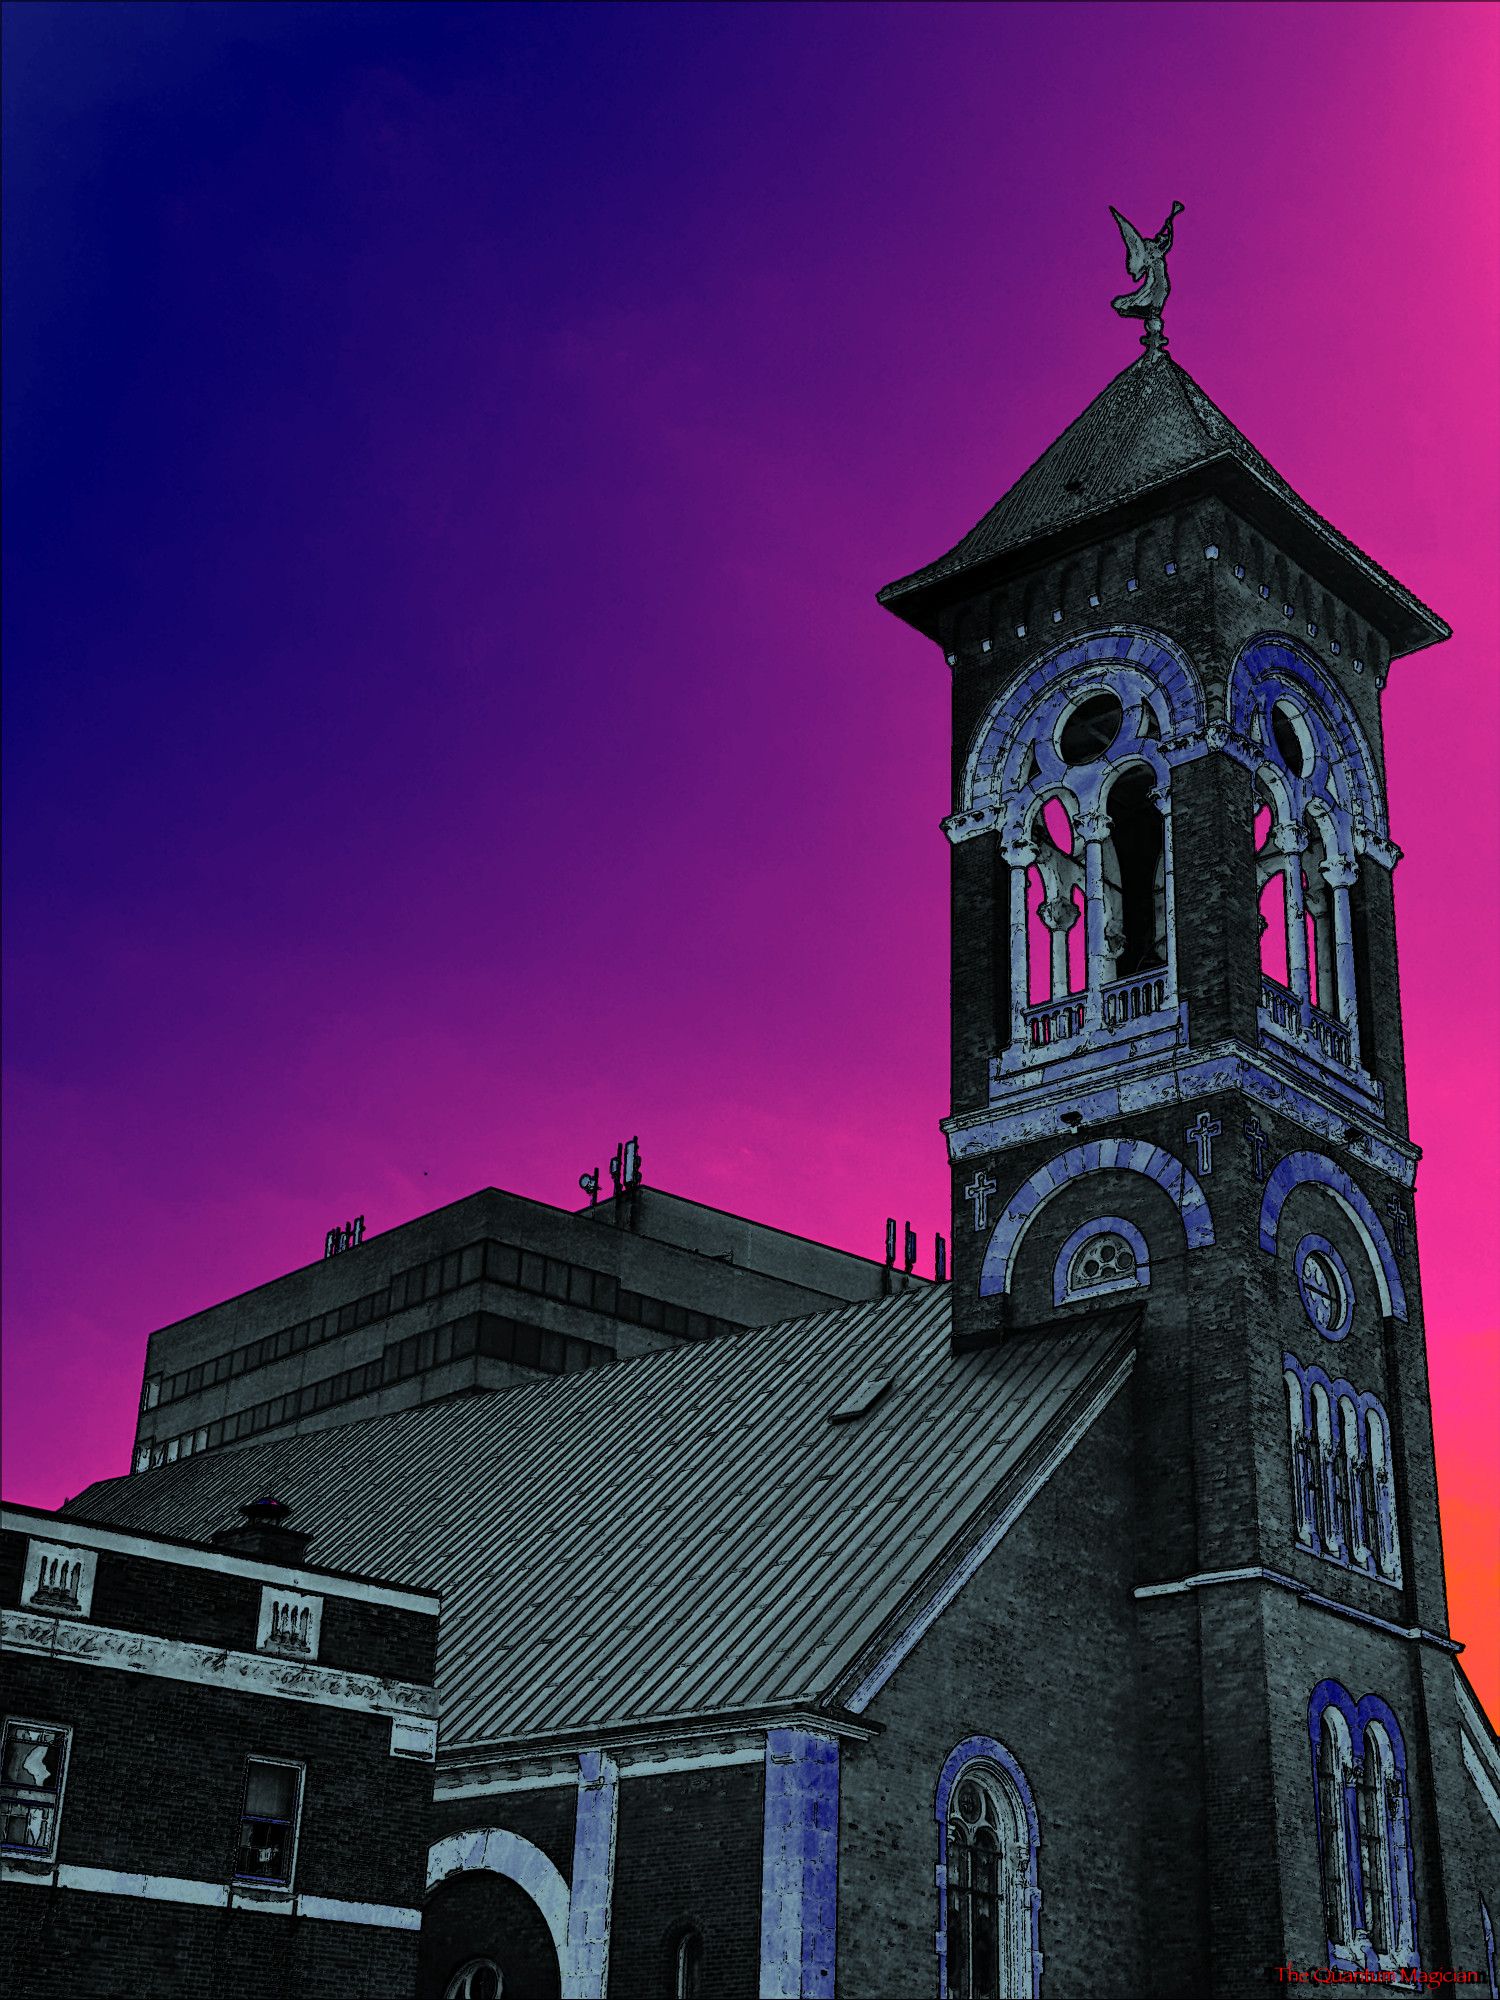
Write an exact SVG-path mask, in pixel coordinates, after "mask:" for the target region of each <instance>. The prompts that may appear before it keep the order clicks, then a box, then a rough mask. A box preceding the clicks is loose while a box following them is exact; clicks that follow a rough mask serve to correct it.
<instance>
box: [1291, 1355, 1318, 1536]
mask: <svg viewBox="0 0 1500 2000" xmlns="http://www.w3.org/2000/svg"><path fill="white" fill-rule="evenodd" d="M1286 1396H1287V1419H1288V1427H1289V1430H1290V1433H1291V1448H1292V1505H1293V1510H1294V1512H1293V1518H1294V1519H1295V1521H1296V1523H1297V1540H1298V1541H1299V1542H1301V1543H1302V1545H1303V1547H1304V1548H1311V1547H1312V1546H1313V1544H1314V1543H1315V1541H1316V1540H1317V1503H1316V1498H1315V1496H1316V1492H1317V1472H1316V1468H1315V1467H1314V1464H1313V1454H1312V1448H1311V1445H1310V1444H1309V1441H1308V1435H1307V1402H1306V1399H1305V1397H1304V1396H1303V1393H1302V1378H1301V1376H1300V1375H1299V1374H1298V1373H1297V1372H1296V1370H1295V1369H1293V1368H1288V1369H1287V1370H1286Z"/></svg>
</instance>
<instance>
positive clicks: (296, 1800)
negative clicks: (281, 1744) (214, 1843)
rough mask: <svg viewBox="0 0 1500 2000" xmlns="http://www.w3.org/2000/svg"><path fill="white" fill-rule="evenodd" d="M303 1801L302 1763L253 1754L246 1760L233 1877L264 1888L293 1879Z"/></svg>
mask: <svg viewBox="0 0 1500 2000" xmlns="http://www.w3.org/2000/svg"><path fill="white" fill-rule="evenodd" d="M301 1803H302V1767H301V1766H300V1765H298V1764H273V1763H271V1762H270V1761H269V1760H268V1759H266V1758H261V1757H252V1758H250V1760H249V1762H248V1763H247V1764H246V1766H245V1798H244V1804H243V1806H242V1808H241V1811H240V1839H239V1849H238V1852H237V1853H236V1855H235V1862H234V1877H235V1880H236V1881H237V1882H247V1883H254V1884H256V1885H257V1886H258V1887H260V1888H264V1889H284V1888H288V1887H290V1885H291V1880H292V1871H293V1869H294V1867H295V1865H296V1859H297V1819H298V1813H299V1809H300V1807H301Z"/></svg>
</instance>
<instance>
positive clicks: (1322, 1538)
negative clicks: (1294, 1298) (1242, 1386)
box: [1282, 1354, 1401, 1583]
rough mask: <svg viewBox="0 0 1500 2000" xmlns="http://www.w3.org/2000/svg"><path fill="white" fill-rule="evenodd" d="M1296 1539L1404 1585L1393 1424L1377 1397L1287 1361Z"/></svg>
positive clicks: (1291, 1359)
mask: <svg viewBox="0 0 1500 2000" xmlns="http://www.w3.org/2000/svg"><path fill="white" fill-rule="evenodd" d="M1282 1371H1283V1378H1284V1380H1285V1383H1286V1392H1287V1418H1288V1423H1289V1426H1290V1433H1291V1460H1292V1495H1293V1504H1294V1518H1295V1520H1296V1524H1297V1539H1298V1541H1299V1542H1301V1543H1302V1545H1303V1546H1304V1547H1305V1548H1308V1549H1310V1550H1311V1551H1312V1553H1313V1554H1314V1555H1320V1556H1323V1557H1325V1558H1326V1559H1327V1560H1328V1561H1330V1562H1337V1563H1343V1564H1346V1565H1347V1566H1349V1567H1351V1568H1355V1569H1362V1570H1363V1571H1364V1572H1365V1573H1366V1575H1368V1576H1381V1577H1384V1578H1385V1579H1386V1581H1387V1582H1389V1583H1399V1582H1400V1580H1401V1557H1400V1552H1399V1549H1398V1546H1397V1536H1396V1496H1395V1490H1394V1486H1393V1483H1392V1478H1391V1434H1390V1423H1389V1420H1388V1418H1387V1417H1386V1414H1385V1409H1384V1407H1383V1406H1382V1404H1381V1401H1380V1398H1379V1397H1378V1396H1376V1395H1374V1394H1372V1393H1371V1392H1369V1391H1368V1390H1367V1391H1366V1392H1365V1393H1364V1394H1363V1395H1361V1394H1360V1393H1359V1392H1358V1391H1357V1390H1356V1389H1354V1388H1353V1387H1351V1385H1350V1384H1349V1383H1348V1382H1344V1381H1339V1382H1331V1381H1330V1380H1329V1378H1328V1376H1327V1375H1325V1374H1324V1372H1323V1370H1322V1369H1321V1368H1319V1367H1317V1366H1315V1365H1314V1366H1311V1367H1307V1366H1304V1365H1303V1363H1302V1362H1300V1361H1299V1360H1298V1359H1297V1357H1296V1355H1295V1354H1285V1355H1283V1356H1282Z"/></svg>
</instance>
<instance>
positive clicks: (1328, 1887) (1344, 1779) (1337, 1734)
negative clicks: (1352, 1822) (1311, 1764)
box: [1318, 1708, 1354, 1945]
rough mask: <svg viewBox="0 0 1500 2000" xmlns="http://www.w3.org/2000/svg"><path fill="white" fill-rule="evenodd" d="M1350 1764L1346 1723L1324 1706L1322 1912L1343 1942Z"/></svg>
mask: <svg viewBox="0 0 1500 2000" xmlns="http://www.w3.org/2000/svg"><path fill="white" fill-rule="evenodd" d="M1353 1764H1354V1760H1353V1756H1352V1754H1351V1752H1350V1749H1349V1730H1348V1725H1347V1724H1346V1723H1345V1721H1344V1718H1343V1716H1342V1715H1340V1714H1339V1712H1338V1710H1337V1709H1334V1708H1326V1709H1325V1710H1324V1711H1323V1717H1322V1721H1321V1724H1320V1726H1319V1735H1318V1841H1319V1846H1320V1847H1321V1849H1322V1855H1323V1912H1324V1918H1325V1921H1326V1922H1327V1925H1328V1941H1329V1943H1330V1944H1333V1945H1347V1944H1348V1942H1349V1940H1350V1938H1351V1937H1352V1935H1353V1929H1354V1927H1353V1923H1352V1913H1351V1911H1350V1907H1349V1890H1350V1881H1351V1879H1352V1878H1351V1872H1350V1868H1349V1830H1348V1798H1349V1785H1350V1782H1351V1780H1352V1777H1353Z"/></svg>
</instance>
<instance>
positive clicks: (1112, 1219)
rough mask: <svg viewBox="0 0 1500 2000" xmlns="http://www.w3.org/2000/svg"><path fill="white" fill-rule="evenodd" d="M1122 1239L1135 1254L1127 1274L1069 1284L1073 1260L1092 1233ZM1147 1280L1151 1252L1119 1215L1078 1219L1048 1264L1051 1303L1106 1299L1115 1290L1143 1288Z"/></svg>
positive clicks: (1149, 1272)
mask: <svg viewBox="0 0 1500 2000" xmlns="http://www.w3.org/2000/svg"><path fill="white" fill-rule="evenodd" d="M1110 1234H1113V1235H1116V1236H1121V1237H1123V1238H1124V1240H1125V1242H1126V1243H1127V1244H1128V1245H1129V1246H1130V1249H1131V1251H1132V1252H1133V1253H1134V1256H1135V1269H1134V1271H1132V1272H1131V1273H1130V1275H1129V1276H1128V1277H1119V1278H1108V1279H1106V1280H1105V1281H1104V1282H1103V1283H1102V1284H1098V1285H1077V1286H1074V1285H1070V1284H1069V1282H1068V1279H1069V1273H1070V1272H1071V1270H1072V1268H1073V1262H1074V1259H1075V1258H1076V1257H1077V1256H1078V1254H1079V1252H1080V1251H1081V1250H1083V1249H1084V1248H1085V1247H1086V1246H1087V1245H1088V1244H1089V1243H1090V1242H1091V1241H1092V1240H1093V1238H1094V1237H1096V1236H1105V1235H1110ZM1150 1283H1151V1253H1150V1250H1149V1249H1148V1248H1147V1245H1146V1239H1145V1237H1144V1236H1143V1235H1142V1234H1141V1232H1140V1230H1139V1229H1138V1228H1137V1227H1136V1225H1135V1224H1134V1223H1133V1222H1131V1221H1130V1220H1129V1219H1128V1218H1127V1217H1125V1216H1123V1215H1096V1216H1093V1217H1092V1218H1091V1219H1090V1220H1089V1221H1088V1222H1081V1223H1080V1224H1079V1225H1078V1227H1077V1228H1076V1229H1075V1230H1074V1231H1073V1233H1072V1235H1071V1236H1070V1237H1069V1238H1068V1239H1067V1241H1066V1242H1065V1243H1064V1244H1063V1246H1062V1248H1061V1249H1060V1250H1059V1251H1058V1253H1057V1259H1056V1262H1055V1263H1054V1264H1053V1266H1052V1303H1053V1304H1054V1305H1055V1306H1070V1305H1075V1304H1077V1303H1078V1302H1079V1301H1080V1300H1086V1299H1102V1298H1108V1297H1109V1296H1110V1295H1111V1294H1113V1293H1118V1292H1140V1291H1145V1290H1146V1288H1147V1287H1148V1286H1149V1285H1150Z"/></svg>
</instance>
